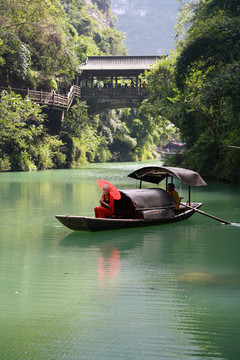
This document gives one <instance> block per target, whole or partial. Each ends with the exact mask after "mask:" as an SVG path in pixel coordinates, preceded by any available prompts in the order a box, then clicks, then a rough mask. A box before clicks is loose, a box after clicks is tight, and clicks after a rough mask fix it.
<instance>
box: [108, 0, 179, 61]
mask: <svg viewBox="0 0 240 360" xmlns="http://www.w3.org/2000/svg"><path fill="white" fill-rule="evenodd" d="M178 6H179V1H178V0H167V1H166V0H151V1H150V0H112V12H113V13H114V14H115V15H117V17H118V24H117V26H116V27H117V29H118V30H119V31H122V32H124V33H125V34H126V38H127V40H126V46H127V49H128V52H129V54H130V55H155V54H168V53H169V52H170V50H171V49H172V48H173V39H172V35H173V34H174V26H175V25H176V22H177V13H178Z"/></svg>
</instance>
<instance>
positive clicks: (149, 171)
mask: <svg viewBox="0 0 240 360" xmlns="http://www.w3.org/2000/svg"><path fill="white" fill-rule="evenodd" d="M128 176H129V177H131V178H133V179H137V180H140V181H146V182H150V183H153V184H159V183H160V182H161V181H162V180H164V179H166V178H168V177H173V176H175V177H177V178H178V179H179V180H180V181H181V182H182V184H186V185H189V186H205V185H207V184H206V182H205V181H204V180H203V179H202V177H201V176H200V175H199V174H198V173H197V172H195V171H192V170H189V169H184V168H179V167H169V166H161V167H160V166H147V167H146V166H145V167H143V168H140V169H138V170H135V171H134V172H132V173H131V174H129V175H128Z"/></svg>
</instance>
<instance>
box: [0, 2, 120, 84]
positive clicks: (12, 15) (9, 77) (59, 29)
mask: <svg viewBox="0 0 240 360" xmlns="http://www.w3.org/2000/svg"><path fill="white" fill-rule="evenodd" d="M103 11H104V12H103ZM112 19H113V16H112V14H111V11H110V4H109V1H104V2H103V1H100V2H98V1H93V4H91V3H90V4H89V5H86V4H85V2H83V1H82V0H62V1H61V2H59V1H58V0H38V1H36V0H20V1H17V0H2V1H1V2H0V22H1V30H0V80H1V84H2V85H4V86H12V87H20V86H22V85H24V86H25V87H26V86H28V87H35V88H36V87H41V88H42V89H44V90H46V91H50V90H51V89H55V90H61V89H65V88H66V87H69V86H70V85H71V84H72V82H73V79H74V78H75V75H76V72H77V68H78V66H79V64H80V63H82V62H84V61H85V59H86V56H87V55H100V54H107V55H110V54H113V55H116V54H118V55H119V54H126V50H125V47H124V45H123V38H124V37H123V35H122V34H120V33H119V32H118V31H117V30H116V29H115V28H114V27H113V22H112V21H113V20H112Z"/></svg>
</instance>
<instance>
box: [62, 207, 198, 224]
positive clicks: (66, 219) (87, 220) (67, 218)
mask: <svg viewBox="0 0 240 360" xmlns="http://www.w3.org/2000/svg"><path fill="white" fill-rule="evenodd" d="M201 205H202V203H195V204H191V206H192V207H193V208H195V209H199V208H200V207H201ZM194 213H195V211H194V209H186V210H185V211H181V212H180V213H179V214H175V215H174V216H172V217H168V218H161V219H151V218H150V219H118V218H105V219H102V218H93V217H86V216H71V215H56V218H57V219H58V220H59V221H60V222H61V223H62V224H63V225H64V226H66V227H68V228H69V229H71V230H80V231H104V230H119V229H129V228H137V227H145V226H152V225H162V224H166V223H172V222H178V221H182V220H186V219H188V218H189V217H190V216H192V215H193V214H194Z"/></svg>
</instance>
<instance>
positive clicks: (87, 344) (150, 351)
mask: <svg viewBox="0 0 240 360" xmlns="http://www.w3.org/2000/svg"><path fill="white" fill-rule="evenodd" d="M147 164H150V163H147ZM155 164H156V163H155ZM141 165H142V164H134V163H121V164H119V163H113V164H92V165H87V166H85V167H83V168H81V169H74V170H50V171H42V172H33V173H2V174H0V204H1V217H0V360H20V359H21V360H50V359H51V360H108V359H109V360H120V359H121V360H135V359H136V360H142V359H144V360H145V359H146V360H151V359H154V360H155V359H156V360H167V359H170V360H175V359H176V360H200V359H201V360H202V359H204V360H207V359H211V360H239V359H240V341H239V340H240V186H239V185H232V184H223V183H216V182H209V183H208V186H207V187H202V188H196V190H194V191H193V194H192V201H200V202H203V206H202V210H203V211H206V212H208V213H211V214H213V215H215V216H218V217H220V218H222V219H225V220H228V221H231V222H232V223H233V224H232V225H223V224H221V223H220V222H218V221H215V220H212V219H210V218H208V217H205V216H203V215H200V214H195V215H194V216H192V217H191V218H190V219H188V220H186V221H183V222H180V223H176V224H166V225H162V226H153V227H146V228H141V229H130V230H117V231H104V232H99V233H87V232H72V231H71V230H69V229H67V228H66V227H64V226H63V225H61V224H60V223H59V222H58V221H57V220H56V219H55V214H72V215H87V216H93V214H94V212H93V207H94V206H96V205H98V200H99V198H100V195H101V191H100V189H99V188H98V185H97V180H98V179H99V178H104V179H105V180H108V181H110V182H112V183H113V184H114V185H116V186H117V187H118V188H120V189H121V188H122V189H126V188H135V187H138V184H137V182H135V180H133V179H130V178H127V177H126V175H127V174H128V173H130V172H131V171H133V170H134V169H136V168H139V167H140V166H141ZM175 184H176V188H177V190H178V191H179V193H180V195H181V196H184V199H186V198H187V189H185V188H184V186H181V184H179V183H178V182H175Z"/></svg>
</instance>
